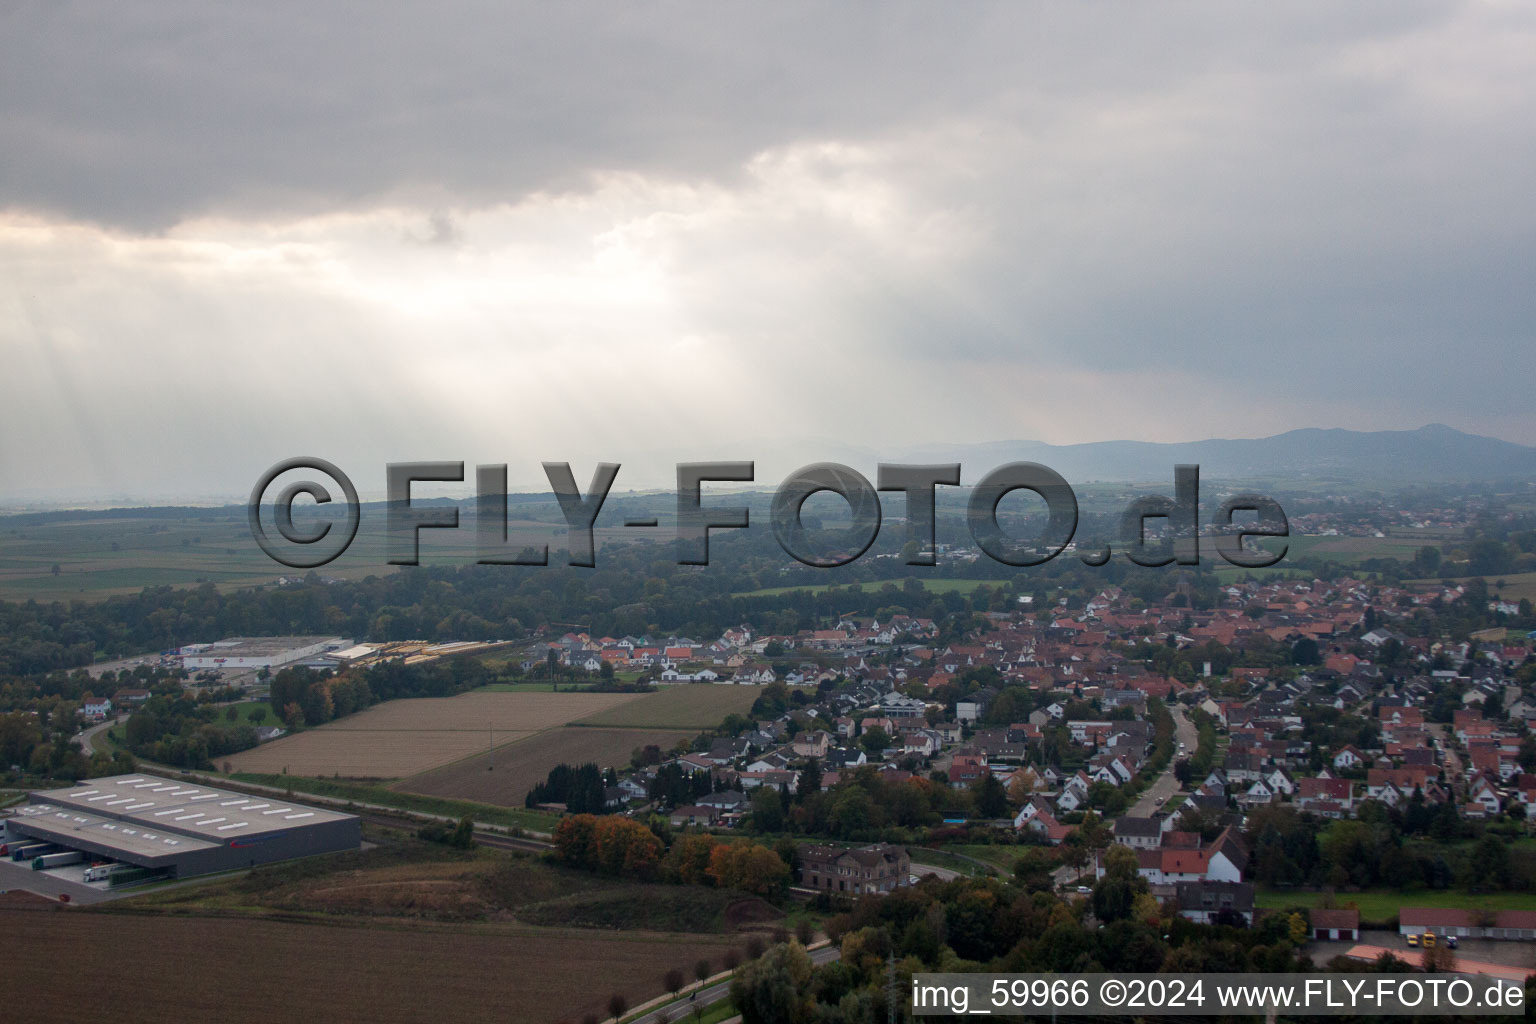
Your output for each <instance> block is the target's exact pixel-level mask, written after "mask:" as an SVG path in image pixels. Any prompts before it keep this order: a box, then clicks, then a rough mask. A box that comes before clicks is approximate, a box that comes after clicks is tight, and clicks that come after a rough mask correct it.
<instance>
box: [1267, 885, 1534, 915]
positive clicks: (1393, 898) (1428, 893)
mask: <svg viewBox="0 0 1536 1024" xmlns="http://www.w3.org/2000/svg"><path fill="white" fill-rule="evenodd" d="M1322 898H1323V893H1320V892H1301V891H1298V890H1292V889H1261V890H1259V893H1258V895H1257V897H1256V900H1257V902H1258V905H1259V906H1261V907H1266V908H1269V909H1283V908H1285V907H1315V906H1317V904H1318V901H1319V900H1321V899H1322ZM1334 903H1335V904H1336V905H1337V906H1341V907H1342V906H1345V905H1347V904H1350V903H1353V904H1355V906H1356V907H1358V908H1359V910H1360V919H1361V920H1362V921H1385V920H1387V919H1388V918H1392V917H1396V916H1397V915H1398V912H1399V911H1400V910H1401V909H1402V908H1403V907H1436V908H1446V907H1454V908H1465V909H1468V910H1536V893H1530V892H1499V893H1479V894H1478V895H1475V896H1474V895H1469V894H1468V893H1465V892H1461V891H1459V890H1456V889H1425V890H1422V891H1419V892H1401V891H1399V890H1396V889H1367V890H1365V891H1363V892H1341V893H1335V894H1334Z"/></svg>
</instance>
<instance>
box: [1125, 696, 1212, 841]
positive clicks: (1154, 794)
mask: <svg viewBox="0 0 1536 1024" xmlns="http://www.w3.org/2000/svg"><path fill="white" fill-rule="evenodd" d="M1168 710H1169V712H1170V713H1171V714H1172V715H1173V746H1174V750H1173V759H1172V760H1171V761H1169V762H1168V768H1167V770H1166V771H1164V772H1163V774H1161V775H1159V776H1158V777H1157V779H1156V781H1154V782H1153V783H1152V785H1150V786H1148V787H1147V788H1146V790H1145V791H1144V792H1143V793H1142V794H1141V798H1140V799H1139V800H1137V801H1136V803H1135V804H1134V805H1132V807H1131V809H1130V810H1129V811H1127V812H1126V813H1127V814H1132V815H1135V816H1136V817H1138V818H1147V817H1151V815H1152V813H1153V812H1154V811H1156V810H1157V809H1158V808H1159V807H1161V806H1162V805H1163V801H1164V800H1167V799H1168V798H1169V797H1171V796H1173V794H1175V793H1177V792H1178V791H1179V780H1178V779H1176V778H1174V775H1173V766H1174V764H1175V763H1176V762H1177V761H1178V760H1179V750H1178V746H1179V744H1180V743H1182V744H1184V746H1185V750H1184V752H1185V754H1186V755H1189V754H1193V753H1194V750H1195V744H1196V742H1197V741H1198V740H1199V735H1198V733H1197V732H1196V731H1195V724H1194V723H1193V722H1191V721H1190V720H1189V716H1188V715H1187V714H1185V712H1184V709H1183V708H1181V707H1179V706H1177V705H1175V706H1173V707H1171V708H1169V709H1168Z"/></svg>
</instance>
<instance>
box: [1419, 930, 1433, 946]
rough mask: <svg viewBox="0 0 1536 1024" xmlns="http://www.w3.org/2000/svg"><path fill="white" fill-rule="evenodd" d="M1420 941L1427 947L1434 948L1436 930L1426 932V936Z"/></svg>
mask: <svg viewBox="0 0 1536 1024" xmlns="http://www.w3.org/2000/svg"><path fill="white" fill-rule="evenodd" d="M1420 942H1421V943H1422V944H1423V946H1424V948H1425V949H1434V948H1435V933H1434V932H1425V933H1424V938H1423V939H1421V940H1420Z"/></svg>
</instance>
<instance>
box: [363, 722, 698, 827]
mask: <svg viewBox="0 0 1536 1024" xmlns="http://www.w3.org/2000/svg"><path fill="white" fill-rule="evenodd" d="M697 733H698V730H697V729H619V728H612V729H607V728H592V727H590V726H566V727H564V728H559V729H549V730H546V731H544V732H541V733H537V734H535V735H533V736H530V737H528V738H526V739H521V740H517V741H515V742H512V743H506V744H502V745H500V746H498V747H496V749H495V750H493V751H489V752H487V753H483V754H478V755H476V756H474V757H469V758H465V759H464V760H462V761H457V762H455V763H453V764H450V765H447V766H445V767H442V768H437V769H434V770H432V771H428V772H423V773H422V774H420V775H415V776H413V777H411V778H409V779H406V780H404V781H403V782H399V783H397V784H396V785H395V787H394V788H395V789H397V790H400V791H402V792H406V793H421V794H424V795H426V796H437V797H448V798H451V799H455V800H474V801H477V802H479V803H486V804H499V805H500V806H503V807H521V806H523V799H524V798H525V797H526V796H527V795H528V791H529V790H530V789H532V788H533V787H534V786H535V785H537V784H538V783H540V782H543V781H544V779H545V778H546V777H547V776H548V775H549V770H550V769H551V768H553V767H554V766H555V765H557V764H560V763H561V762H564V763H566V764H585V763H586V762H588V761H591V762H595V763H596V764H597V765H598V766H599V767H602V768H607V767H610V766H611V767H616V768H617V767H623V766H624V765H627V764H628V763H629V758H630V754H631V753H632V752H633V751H634V749H635V748H636V747H643V746H646V745H648V744H652V743H654V744H656V745H657V746H659V747H661V748H662V749H663V750H667V749H669V748H670V747H673V746H675V745H676V744H677V742H678V741H679V740H689V739H692V738H693V737H694V736H695V735H696V734H697Z"/></svg>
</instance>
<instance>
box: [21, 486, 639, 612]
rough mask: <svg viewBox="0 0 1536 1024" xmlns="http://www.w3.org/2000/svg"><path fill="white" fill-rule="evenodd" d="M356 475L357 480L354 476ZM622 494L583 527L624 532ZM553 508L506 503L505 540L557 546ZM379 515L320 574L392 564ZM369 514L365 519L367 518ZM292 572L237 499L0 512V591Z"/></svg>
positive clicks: (439, 558) (442, 538) (94, 592)
mask: <svg viewBox="0 0 1536 1024" xmlns="http://www.w3.org/2000/svg"><path fill="white" fill-rule="evenodd" d="M252 482H253V483H254V481H252ZM358 484H359V486H363V483H362V481H361V480H359V481H358ZM623 504H625V503H622V502H619V503H616V502H609V505H610V506H613V507H612V508H605V509H604V514H603V515H602V516H601V517H600V518H599V525H598V526H597V528H596V529H595V530H594V533H593V541H594V543H595V544H597V545H598V546H599V547H602V546H603V545H606V544H611V543H614V542H615V541H618V542H621V543H629V542H632V541H633V539H634V538H633V536H627V535H625V531H624V529H623V527H622V526H619V525H617V521H618V520H619V517H620V516H621V515H622V514H623V513H622V512H621V511H620V506H621V505H623ZM559 516H560V512H559V509H558V507H557V506H556V505H555V504H554V503H553V501H551V502H548V503H545V504H540V503H530V504H523V505H516V504H515V505H514V506H513V508H512V509H511V510H510V512H509V519H508V524H507V534H508V544H509V545H511V546H513V547H517V546H520V545H524V544H532V545H539V544H545V543H548V544H550V545H551V547H552V549H553V550H555V551H558V550H559V549H560V546H561V544H562V543H563V538H561V537H559V536H557V535H556V531H557V530H558V529H560V528H561V527H563V521H561V527H557V526H556V525H555V522H554V520H557V519H559ZM546 517H548V518H547V519H546ZM382 522H383V506H382V505H381V504H380V505H373V504H365V505H364V508H363V527H362V529H361V530H360V531H359V532H358V535H357V540H356V541H355V542H354V543H353V544H352V546H351V547H349V548H348V549H347V551H346V553H345V554H343V555H342V556H341V557H340V558H338V559H337V560H336V561H334V562H332V563H330V564H329V565H327V566H326V567H325V571H324V572H325V575H326V576H330V577H336V578H339V579H349V580H360V579H364V578H366V577H368V576H382V575H385V574H388V573H392V572H395V571H396V567H395V566H392V565H390V564H389V561H388V552H387V550H386V544H387V537H386V532H385V531H384V530H383V529H382V528H380V527H379V526H378V525H377V524H381V523H382ZM370 523H373V524H375V525H374V526H373V527H372V528H370V526H369V524H370ZM632 532H633V531H631V533H632ZM475 545H476V541H475V534H474V528H473V526H472V525H470V526H467V527H464V528H460V529H457V530H427V531H424V532H423V533H422V536H421V554H422V561H423V563H424V564H428V565H465V564H469V563H471V562H473V561H474V560H475V558H476V557H478V555H477V550H476V546H475ZM55 566H57V568H58V572H55V571H54V567H55ZM292 574H293V570H291V569H288V568H286V567H284V566H282V565H279V564H278V563H277V562H274V561H273V560H272V559H271V558H269V557H267V555H266V554H265V553H264V552H263V551H262V550H261V548H260V547H258V546H257V544H256V541H255V540H254V539H253V538H252V537H251V528H250V523H249V520H248V518H247V513H246V509H245V506H244V505H238V506H236V505H228V506H223V507H220V508H125V509H111V510H95V511H93V510H75V511H53V512H47V513H36V514H20V515H0V600H7V601H25V600H28V599H34V600H38V601H56V600H69V599H80V600H100V599H102V598H105V597H110V596H112V595H114V594H136V593H138V592H139V591H140V590H143V589H144V588H145V587H150V586H195V585H197V584H200V583H212V584H214V585H215V586H217V587H218V588H219V589H221V590H234V589H239V588H242V587H251V586H257V585H260V584H271V583H273V582H274V581H275V580H276V579H277V578H278V577H279V576H284V575H292Z"/></svg>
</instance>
